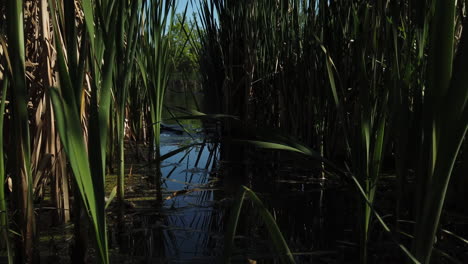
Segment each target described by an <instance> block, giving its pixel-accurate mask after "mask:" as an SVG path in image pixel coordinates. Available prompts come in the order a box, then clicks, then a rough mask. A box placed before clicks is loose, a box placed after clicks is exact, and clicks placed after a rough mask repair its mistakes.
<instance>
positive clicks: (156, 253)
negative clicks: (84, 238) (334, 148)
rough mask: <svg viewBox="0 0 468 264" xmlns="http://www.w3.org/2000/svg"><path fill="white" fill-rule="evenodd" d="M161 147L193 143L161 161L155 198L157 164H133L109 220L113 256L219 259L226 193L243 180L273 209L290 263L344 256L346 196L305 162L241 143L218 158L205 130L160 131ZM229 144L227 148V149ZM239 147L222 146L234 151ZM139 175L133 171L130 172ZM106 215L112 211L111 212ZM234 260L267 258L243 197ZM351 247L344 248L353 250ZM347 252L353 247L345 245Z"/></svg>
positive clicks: (267, 247)
mask: <svg viewBox="0 0 468 264" xmlns="http://www.w3.org/2000/svg"><path fill="white" fill-rule="evenodd" d="M161 142H162V146H161V154H162V155H164V154H166V153H169V152H171V151H174V150H176V149H178V148H180V147H182V146H185V145H187V144H193V143H201V144H202V145H198V146H194V147H192V148H189V149H187V150H186V151H182V152H180V153H178V154H177V155H174V156H172V157H170V158H168V159H167V160H165V161H163V162H162V164H161V168H160V169H161V183H162V185H161V187H162V192H163V195H162V198H163V202H162V203H158V202H157V201H156V190H155V189H156V188H155V185H154V181H153V179H154V177H156V175H158V174H157V171H156V170H157V168H154V167H153V168H151V167H149V166H140V167H138V166H133V167H132V170H133V172H132V173H133V174H135V175H134V176H130V177H134V178H137V177H139V178H140V179H139V180H132V179H130V180H129V181H128V182H129V183H128V184H130V185H129V188H128V189H129V190H127V193H126V197H127V198H128V201H129V202H130V203H131V204H130V205H129V208H126V209H125V213H124V217H123V220H120V221H122V222H121V223H122V224H118V222H119V220H117V219H119V218H118V217H117V216H116V215H115V214H116V213H115V212H113V213H111V215H113V216H114V219H115V220H116V221H115V222H113V224H111V228H110V232H111V235H110V242H111V247H112V248H113V249H114V250H113V252H114V254H113V261H114V262H121V263H219V262H221V257H222V256H223V249H224V232H225V229H226V224H227V222H228V215H229V210H230V209H231V207H232V205H233V202H234V198H235V197H234V195H235V194H236V192H237V191H238V189H239V187H240V185H241V184H242V185H246V186H248V187H249V188H251V189H252V190H253V191H254V192H256V193H257V195H259V197H260V198H261V199H262V201H263V202H264V203H265V204H266V206H267V207H268V209H269V211H270V212H271V213H272V215H273V216H274V217H275V219H276V221H277V223H278V225H279V227H280V230H281V231H282V232H283V235H284V236H285V239H286V241H287V243H288V244H289V246H290V248H291V250H292V252H293V253H295V255H296V260H297V261H298V263H310V261H312V260H314V259H317V260H319V261H322V262H323V263H333V262H336V261H338V263H341V262H340V260H339V259H341V260H342V261H345V259H346V258H347V254H348V253H347V251H348V248H352V247H353V245H352V244H351V243H350V242H347V241H348V240H350V238H352V236H353V234H352V233H351V232H349V231H347V229H348V230H350V229H351V226H350V224H351V223H352V221H350V219H351V218H352V210H351V209H346V207H348V208H351V206H347V205H348V204H349V205H351V202H352V201H351V200H352V199H351V197H350V195H349V194H347V192H346V191H345V189H344V188H343V186H341V184H340V181H339V180H337V179H320V177H316V176H314V175H313V171H314V170H313V169H312V168H310V169H301V170H299V169H296V167H295V165H294V163H295V162H296V159H297V158H298V157H295V156H291V155H290V154H288V155H287V156H288V157H289V158H283V157H280V158H279V159H280V160H278V155H277V153H273V152H268V151H260V150H244V149H243V148H241V149H243V150H241V151H242V152H243V153H242V157H239V153H234V154H236V156H237V157H236V158H234V159H226V157H228V158H229V156H233V153H226V150H225V149H224V147H223V146H222V145H220V144H218V143H215V142H213V140H212V139H210V138H205V137H204V135H203V134H202V133H193V134H192V137H190V136H188V135H180V134H178V133H175V132H173V131H171V132H166V133H163V134H162V136H161ZM233 149H234V150H233ZM238 149H239V148H237V149H235V148H229V150H228V151H229V152H237V150H238ZM137 175H139V176H137ZM111 218H112V217H111ZM236 235H237V236H236V240H235V242H236V243H235V245H236V248H235V249H234V251H233V252H234V254H233V262H234V263H249V262H248V261H249V260H250V261H257V263H275V262H276V260H277V259H278V258H277V256H276V255H275V251H276V250H275V248H274V247H273V245H272V244H271V243H270V236H269V234H268V232H267V229H266V228H265V225H264V222H263V220H262V219H261V218H260V215H259V214H258V210H257V208H255V207H254V206H253V205H252V204H251V203H250V202H246V203H244V208H243V209H242V212H241V216H240V220H239V226H238V228H237V233H236ZM353 251H354V250H350V252H353ZM350 254H351V255H350V256H349V257H350V258H353V257H354V256H352V255H353V253H350Z"/></svg>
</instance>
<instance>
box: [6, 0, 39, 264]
mask: <svg viewBox="0 0 468 264" xmlns="http://www.w3.org/2000/svg"><path fill="white" fill-rule="evenodd" d="M6 13H7V23H8V27H7V36H8V44H9V47H8V48H9V55H10V62H11V75H12V79H11V86H12V87H14V89H10V90H11V102H12V110H13V127H14V128H13V129H14V131H15V135H16V136H15V137H14V146H17V148H18V149H17V150H16V151H15V152H14V153H12V154H13V159H14V163H13V164H14V165H13V166H14V169H13V170H14V174H13V176H12V178H13V181H14V183H13V186H14V188H15V190H14V192H15V194H14V195H15V201H16V204H17V206H18V207H17V210H18V214H17V217H16V221H17V224H18V226H19V229H20V232H19V233H20V234H21V237H20V238H19V239H18V241H17V243H16V255H15V256H16V260H17V261H18V262H23V263H32V261H33V258H34V245H33V243H34V240H35V229H36V227H35V215H34V204H33V193H32V182H33V181H32V175H31V162H30V159H31V150H30V141H29V140H30V138H29V124H28V119H29V116H28V101H29V96H28V89H27V85H26V76H25V42H24V28H23V1H7V3H6Z"/></svg>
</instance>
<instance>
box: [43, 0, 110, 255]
mask: <svg viewBox="0 0 468 264" xmlns="http://www.w3.org/2000/svg"><path fill="white" fill-rule="evenodd" d="M49 7H50V8H51V10H52V13H55V9H54V6H53V3H52V1H51V0H49ZM52 22H53V26H54V28H56V29H57V28H58V25H57V21H56V19H55V16H52ZM54 32H55V37H56V39H60V35H59V34H58V32H57V31H56V30H55V31H54ZM56 50H57V62H58V63H57V64H58V70H59V77H60V80H61V82H60V83H61V89H60V92H59V91H58V90H57V89H54V88H51V89H50V90H49V91H50V95H51V100H52V104H53V108H54V114H55V118H56V123H57V129H58V132H59V135H60V139H61V141H62V144H63V147H64V149H65V152H66V154H67V156H68V159H69V161H70V166H71V167H72V171H73V174H74V176H75V180H76V183H77V186H78V188H79V191H80V194H81V196H82V199H83V201H84V205H85V208H86V211H87V212H88V215H89V217H90V219H91V222H92V224H93V228H94V231H95V235H96V243H97V245H98V249H99V256H100V258H101V262H102V263H109V256H108V250H107V235H106V220H105V212H104V207H105V205H104V189H103V188H104V187H103V184H102V181H103V177H92V174H91V170H90V164H89V161H88V153H87V151H86V147H85V146H86V144H85V140H84V137H83V133H82V128H81V121H80V118H79V109H78V107H77V105H76V100H75V96H74V92H73V86H72V83H71V80H70V76H69V72H68V68H67V65H66V62H65V58H64V54H63V51H62V47H61V46H57V48H56ZM90 151H92V150H90Z"/></svg>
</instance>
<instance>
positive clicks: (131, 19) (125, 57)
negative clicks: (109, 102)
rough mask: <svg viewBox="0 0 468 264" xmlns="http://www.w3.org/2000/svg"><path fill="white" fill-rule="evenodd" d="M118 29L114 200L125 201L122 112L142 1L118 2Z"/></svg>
mask: <svg viewBox="0 0 468 264" xmlns="http://www.w3.org/2000/svg"><path fill="white" fill-rule="evenodd" d="M118 10H119V13H118V21H117V24H118V29H117V47H116V49H117V61H119V62H120V63H118V64H117V66H116V68H115V79H116V80H115V82H114V94H115V96H116V107H117V112H116V114H117V122H116V123H117V145H118V153H119V154H118V157H119V158H118V162H119V172H118V173H119V175H118V180H117V198H118V199H119V200H123V199H124V187H125V186H124V179H125V158H124V155H125V153H124V138H125V117H126V115H125V109H126V105H127V99H128V89H129V86H130V81H133V80H134V79H133V78H132V74H134V73H135V72H136V67H135V64H136V63H135V53H136V51H137V40H138V39H139V36H138V34H139V33H140V32H139V31H138V29H139V27H140V26H141V18H142V17H143V16H142V15H141V14H142V2H141V1H132V2H128V1H125V0H121V1H120V6H119V7H118Z"/></svg>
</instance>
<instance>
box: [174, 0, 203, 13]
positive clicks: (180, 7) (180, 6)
mask: <svg viewBox="0 0 468 264" xmlns="http://www.w3.org/2000/svg"><path fill="white" fill-rule="evenodd" d="M199 1H200V0H192V1H191V0H177V13H182V12H184V9H185V6H186V5H187V3H188V8H187V15H189V17H192V13H193V12H195V13H196V12H197V10H198V6H199ZM191 2H193V5H194V6H192V4H191Z"/></svg>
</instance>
